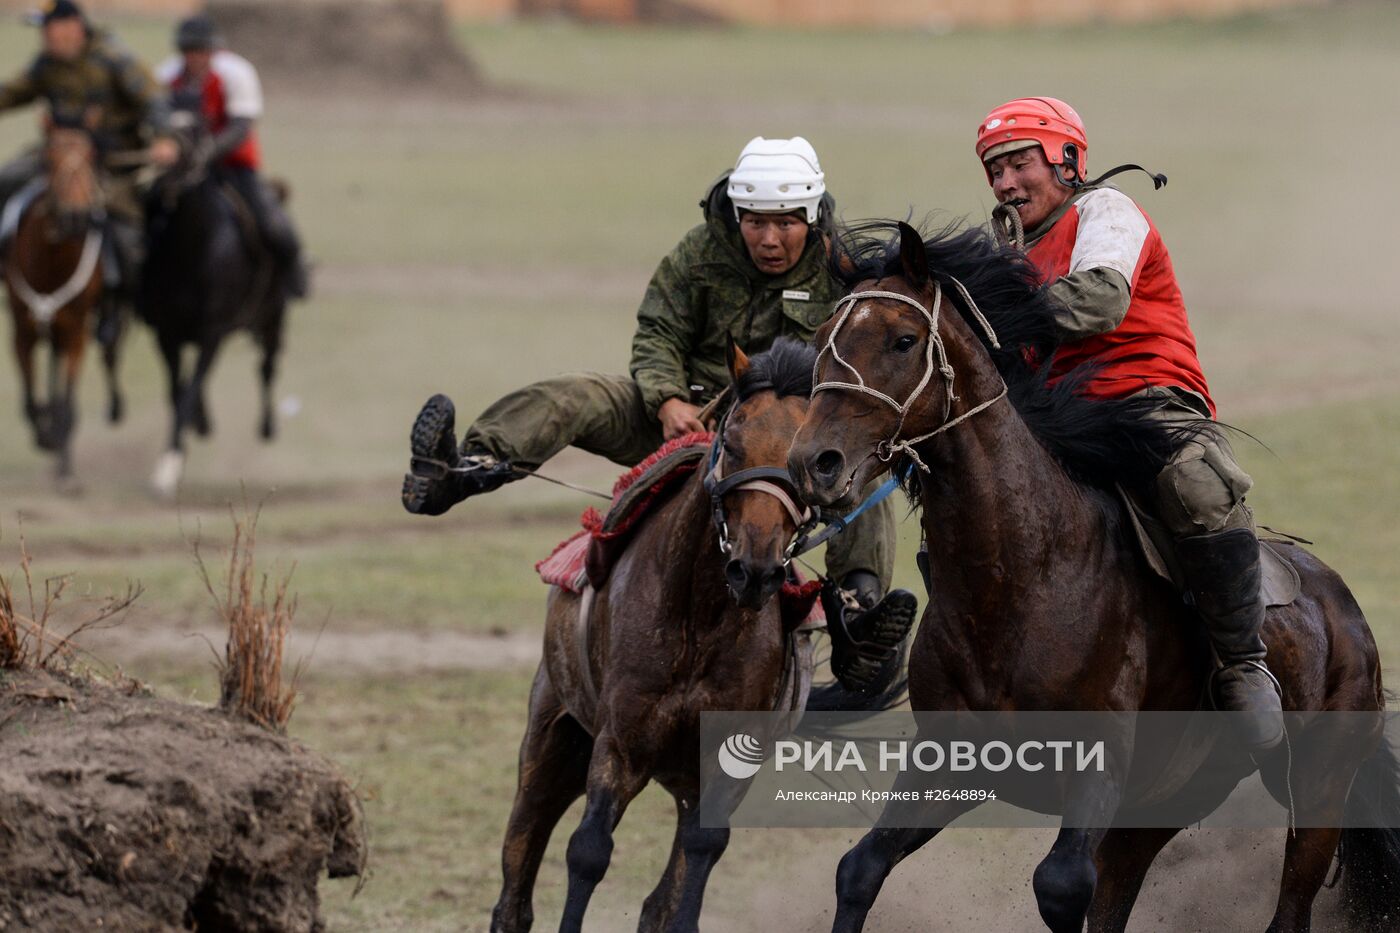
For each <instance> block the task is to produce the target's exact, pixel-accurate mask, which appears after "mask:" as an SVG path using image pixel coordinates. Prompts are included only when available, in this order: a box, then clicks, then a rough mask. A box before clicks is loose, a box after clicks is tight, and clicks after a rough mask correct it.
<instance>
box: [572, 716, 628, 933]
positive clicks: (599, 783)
mask: <svg viewBox="0 0 1400 933" xmlns="http://www.w3.org/2000/svg"><path fill="white" fill-rule="evenodd" d="M647 779H648V774H647V773H646V772H645V771H643V770H642V769H641V768H639V767H637V766H636V764H635V762H633V761H632V760H631V759H629V758H628V757H626V756H624V755H623V753H622V749H621V748H620V747H619V743H618V740H617V738H616V737H615V736H614V735H613V734H612V733H611V732H608V731H603V732H600V733H599V735H598V737H597V739H596V740H595V742H594V746H593V760H592V762H591V763H590V764H589V768H588V802H587V804H586V805H585V806H584V810H583V819H582V820H581V821H580V823H579V827H578V829H576V830H574V834H573V836H571V837H570V838H569V849H568V853H567V856H566V858H567V861H568V865H569V893H568V897H567V899H566V900H565V902H564V916H563V918H562V919H561V920H560V921H559V930H560V933H582V930H583V915H584V912H585V911H586V910H587V909H588V901H589V899H590V898H592V896H593V890H594V889H595V888H596V887H597V886H598V882H600V881H602V880H603V875H604V874H606V873H607V870H608V864H609V863H610V862H611V861H612V850H613V839H612V835H613V830H614V829H616V828H617V824H618V823H619V822H621V821H622V814H623V813H624V812H625V811H626V809H627V805H628V804H630V803H631V802H632V799H633V798H634V797H636V796H637V794H639V793H641V790H642V788H643V787H645V786H646V782H647Z"/></svg>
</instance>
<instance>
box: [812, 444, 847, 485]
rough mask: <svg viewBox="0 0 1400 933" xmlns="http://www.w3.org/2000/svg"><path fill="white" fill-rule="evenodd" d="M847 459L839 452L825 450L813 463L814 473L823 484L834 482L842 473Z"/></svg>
mask: <svg viewBox="0 0 1400 933" xmlns="http://www.w3.org/2000/svg"><path fill="white" fill-rule="evenodd" d="M845 461H846V458H845V457H843V456H841V452H840V451H838V450H823V451H822V452H821V453H819V454H817V458H816V459H815V460H813V461H812V472H813V473H815V474H816V475H817V477H818V478H819V479H821V480H822V481H823V482H826V483H830V482H834V481H835V479H836V477H837V476H838V475H840V473H841V466H842V464H843V463H845Z"/></svg>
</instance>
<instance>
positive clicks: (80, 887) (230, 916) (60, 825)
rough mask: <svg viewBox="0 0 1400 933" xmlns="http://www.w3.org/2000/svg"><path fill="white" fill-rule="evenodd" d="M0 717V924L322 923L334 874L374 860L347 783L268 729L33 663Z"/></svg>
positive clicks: (7, 688) (0, 687) (4, 700)
mask: <svg viewBox="0 0 1400 933" xmlns="http://www.w3.org/2000/svg"><path fill="white" fill-rule="evenodd" d="M0 723H3V729H0V758H2V759H3V760H4V762H5V767H4V768H3V769H0V835H3V842H0V878H3V879H4V884H2V885H0V929H28V930H96V929H108V930H183V929H189V928H191V926H190V925H191V924H193V925H195V926H197V927H198V928H200V929H276V930H315V929H322V928H323V920H322V918H321V911H320V898H319V895H318V890H317V889H318V884H319V882H320V877H321V875H322V874H323V873H329V875H330V877H332V878H343V877H347V876H353V875H358V874H361V873H362V872H363V870H364V865H365V857H366V846H365V835H364V826H363V817H362V814H361V810H360V804H359V801H358V800H356V799H355V796H354V794H353V792H352V791H351V788H350V786H349V784H347V783H346V781H345V779H344V778H343V777H342V776H341V775H340V773H339V772H338V771H337V770H336V769H335V768H334V766H332V765H330V764H328V763H327V762H326V761H325V760H324V759H322V758H320V757H319V756H317V755H315V754H314V753H311V752H308V751H307V750H306V749H305V748H303V747H302V746H301V745H299V744H298V743H296V742H293V741H290V740H288V739H286V738H284V737H282V736H279V735H274V734H272V733H270V732H268V731H267V730H265V729H262V728H259V727H256V726H253V725H250V724H248V723H242V722H236V721H234V720H233V719H231V718H229V717H228V716H225V715H223V714H221V713H218V712H216V711H213V710H208V709H200V708H197V707H191V706H187V705H184V704H178V703H174V702H171V701H169V700H163V699H160V698H157V697H153V696H150V695H149V694H147V693H146V692H145V691H143V690H140V689H137V688H136V687H135V686H134V685H127V686H124V687H123V686H109V685H106V684H103V683H99V682H95V681H91V680H85V679H82V678H76V677H66V676H61V675H52V674H47V673H33V672H30V673H15V672H4V673H3V674H0Z"/></svg>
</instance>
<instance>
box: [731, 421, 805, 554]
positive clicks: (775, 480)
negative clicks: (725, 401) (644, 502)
mask: <svg viewBox="0 0 1400 933" xmlns="http://www.w3.org/2000/svg"><path fill="white" fill-rule="evenodd" d="M730 410H731V411H732V410H733V409H730ZM728 421H729V413H728V412H726V413H725V416H724V418H723V419H721V421H720V424H719V430H717V431H716V432H715V440H714V443H713V444H712V445H711V446H710V464H709V469H708V470H707V471H706V473H705V480H704V487H705V492H706V493H707V494H709V497H710V509H711V514H712V517H713V520H714V524H715V530H716V531H718V532H719V549H720V552H721V553H723V554H728V553H729V552H730V551H732V550H733V549H734V545H733V542H732V541H730V539H729V522H728V520H727V519H726V518H725V513H724V497H725V496H726V495H728V494H729V493H731V492H738V491H745V490H746V491H749V492H761V493H764V494H766V495H769V496H772V497H773V498H774V499H777V500H778V502H780V503H781V504H782V506H783V508H784V509H785V510H786V511H787V513H788V516H789V517H790V518H791V519H792V523H793V524H794V525H796V526H797V532H796V533H795V534H794V535H793V539H792V541H791V542H790V543H789V544H788V546H787V548H786V549H785V550H784V551H783V566H784V567H786V566H787V565H788V564H790V563H792V558H793V556H794V554H795V553H796V550H797V547H798V546H799V544H800V543H801V542H802V541H803V540H804V539H805V537H806V533H807V532H808V531H810V530H811V529H812V528H813V527H815V525H816V523H817V513H816V512H814V511H812V509H810V508H808V507H807V506H805V505H804V506H802V507H801V508H799V507H798V503H797V499H796V497H795V496H793V495H791V494H790V493H789V492H788V489H795V488H796V484H794V483H793V481H792V474H790V473H788V471H787V468H786V467H749V468H748V469H746V470H738V471H736V472H734V473H731V474H729V475H728V476H721V475H720V474H721V472H722V470H723V467H724V429H725V426H726V425H727V423H728ZM785 487H786V488H785Z"/></svg>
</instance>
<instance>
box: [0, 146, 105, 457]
mask: <svg viewBox="0 0 1400 933" xmlns="http://www.w3.org/2000/svg"><path fill="white" fill-rule="evenodd" d="M44 165H45V169H46V173H45V176H44V178H43V179H41V180H40V181H37V182H35V185H36V187H37V186H39V185H42V189H43V190H42V192H41V193H39V194H37V195H36V196H35V197H34V198H33V200H32V201H31V200H29V199H28V196H27V192H25V193H21V194H17V195H15V197H13V198H12V199H11V201H10V203H9V205H8V206H7V208H6V213H7V214H10V213H12V212H18V211H20V210H23V214H22V215H20V216H19V217H18V218H15V217H12V216H11V217H6V218H5V226H6V227H9V226H10V224H11V223H13V224H14V239H13V242H12V243H11V244H10V248H9V253H8V261H7V262H6V263H5V285H6V287H7V289H8V291H9V297H10V312H11V314H12V315H13V316H14V320H15V331H14V341H15V355H16V357H17V358H18V360H19V370H20V380H21V384H22V388H23V396H24V416H25V418H26V419H27V420H28V421H29V423H30V425H31V426H32V427H33V429H34V442H35V444H37V445H38V446H39V448H40V449H41V450H47V451H52V452H53V453H55V454H57V455H58V464H57V472H58V476H59V477H60V478H65V479H66V478H67V477H69V476H71V475H72V471H73V464H72V446H71V445H72V437H73V427H74V425H75V424H76V423H77V419H78V415H77V407H76V404H75V401H74V394H75V392H76V391H77V385H78V373H79V370H80V369H81V366H82V361H83V352H84V350H85V349H86V347H87V340H88V327H89V317H90V314H91V312H92V310H93V309H94V308H95V307H97V304H98V302H99V301H100V300H102V299H103V295H102V262H101V254H102V190H101V188H100V186H99V184H98V177H97V166H96V147H95V146H94V145H93V141H92V136H91V134H90V133H89V132H88V131H87V130H86V129H83V128H80V127H75V126H60V125H56V124H54V125H50V126H49V127H48V130H47V136H46V141H45V146H44ZM26 202H27V204H28V206H27V207H26V206H25V204H26ZM112 300H114V299H112ZM44 341H47V342H48V344H49V348H50V355H49V379H48V393H47V396H46V398H45V400H44V402H43V403H40V402H39V400H38V398H37V397H36V395H35V391H34V377H35V371H34V350H35V348H36V347H37V346H38V345H39V344H40V343H41V342H44ZM103 362H104V363H105V364H106V370H107V391H108V395H109V404H108V410H107V417H108V420H109V421H112V422H113V423H115V422H117V421H120V420H121V418H122V408H123V402H122V395H121V390H120V389H119V388H118V386H117V376H116V366H117V341H116V340H113V341H112V342H111V344H110V345H108V346H106V347H104V348H103Z"/></svg>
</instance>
